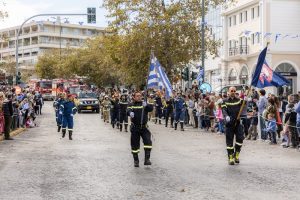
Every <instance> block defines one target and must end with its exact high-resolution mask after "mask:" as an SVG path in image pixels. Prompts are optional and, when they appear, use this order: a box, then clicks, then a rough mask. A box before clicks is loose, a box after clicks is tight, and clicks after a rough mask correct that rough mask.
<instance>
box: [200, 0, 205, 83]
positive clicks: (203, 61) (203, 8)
mask: <svg viewBox="0 0 300 200" xmlns="http://www.w3.org/2000/svg"><path fill="white" fill-rule="evenodd" d="M201 21H202V22H201V49H202V51H201V57H202V59H201V60H202V69H203V77H202V78H203V81H202V82H204V80H205V66H204V65H205V39H204V37H205V30H204V28H205V0H202V20H201ZM199 70H200V71H201V67H200V69H199Z"/></svg>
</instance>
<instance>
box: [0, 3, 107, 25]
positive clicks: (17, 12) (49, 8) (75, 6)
mask: <svg viewBox="0 0 300 200" xmlns="http://www.w3.org/2000/svg"><path fill="white" fill-rule="evenodd" d="M0 2H1V4H0V9H1V10H5V11H7V12H8V15H9V16H8V18H5V19H4V20H2V21H0V29H3V28H7V27H11V26H18V25H21V24H22V23H23V21H24V20H25V19H27V18H29V17H31V16H33V15H36V14H45V13H47V14H48V13H50V14H52V13H86V12H87V8H88V7H95V8H96V9H97V24H96V25H97V26H101V27H103V26H107V20H106V19H105V15H106V14H107V13H106V11H105V9H103V8H100V7H101V5H102V0H0ZM2 2H4V3H5V5H3V3H2ZM68 18H69V21H70V22H72V23H78V22H84V24H87V20H86V17H68ZM47 19H50V20H53V19H52V18H51V17H43V18H35V20H36V21H38V20H47Z"/></svg>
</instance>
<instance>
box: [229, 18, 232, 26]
mask: <svg viewBox="0 0 300 200" xmlns="http://www.w3.org/2000/svg"><path fill="white" fill-rule="evenodd" d="M231 25H232V24H231V17H229V27H231Z"/></svg>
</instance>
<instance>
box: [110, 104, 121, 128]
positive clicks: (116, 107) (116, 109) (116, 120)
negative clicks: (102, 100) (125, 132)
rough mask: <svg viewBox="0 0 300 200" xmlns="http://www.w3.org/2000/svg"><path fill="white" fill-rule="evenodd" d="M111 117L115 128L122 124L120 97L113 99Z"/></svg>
mask: <svg viewBox="0 0 300 200" xmlns="http://www.w3.org/2000/svg"><path fill="white" fill-rule="evenodd" d="M110 119H111V125H112V127H113V128H115V125H117V128H119V124H120V103H119V99H116V100H112V101H111V108H110Z"/></svg>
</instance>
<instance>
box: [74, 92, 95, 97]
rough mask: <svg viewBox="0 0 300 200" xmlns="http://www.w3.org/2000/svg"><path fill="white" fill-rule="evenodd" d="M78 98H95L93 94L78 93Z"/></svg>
mask: <svg viewBox="0 0 300 200" xmlns="http://www.w3.org/2000/svg"><path fill="white" fill-rule="evenodd" d="M78 98H97V96H96V94H95V93H80V94H79V96H78Z"/></svg>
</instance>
